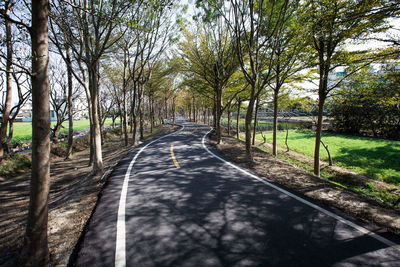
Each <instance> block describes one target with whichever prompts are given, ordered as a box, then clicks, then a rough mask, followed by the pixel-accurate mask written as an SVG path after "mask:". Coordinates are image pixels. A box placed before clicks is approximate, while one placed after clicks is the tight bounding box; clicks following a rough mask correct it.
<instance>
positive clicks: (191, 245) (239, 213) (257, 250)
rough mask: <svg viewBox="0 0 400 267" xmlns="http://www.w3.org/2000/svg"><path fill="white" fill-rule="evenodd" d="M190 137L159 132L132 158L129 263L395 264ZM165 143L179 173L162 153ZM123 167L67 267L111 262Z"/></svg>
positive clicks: (393, 255) (389, 251) (389, 254)
mask: <svg viewBox="0 0 400 267" xmlns="http://www.w3.org/2000/svg"><path fill="white" fill-rule="evenodd" d="M187 130H188V129H187ZM203 132H204V131H203ZM183 140H185V143H179V141H183ZM196 140H197V141H196ZM198 140H199V136H197V137H196V136H193V137H191V136H189V137H188V136H185V137H183V136H177V137H175V138H174V139H169V138H165V139H163V140H162V141H160V142H157V143H156V144H154V145H152V146H150V147H148V148H147V149H146V150H144V151H143V153H142V154H141V155H140V156H139V157H138V159H137V162H136V163H135V165H134V168H133V170H132V174H131V178H130V181H129V188H128V196H129V198H128V199H127V204H126V205H127V206H126V260H127V265H128V266H330V265H334V264H337V265H346V264H353V265H360V266H361V265H365V266H368V265H374V264H376V265H378V264H388V265H391V264H393V263H396V262H398V261H399V260H400V256H399V254H398V253H397V252H398V251H396V250H395V249H393V248H388V246H387V245H385V244H383V243H381V242H379V241H377V240H375V239H373V238H372V237H370V236H368V235H364V234H362V233H361V232H357V231H355V230H354V229H353V228H351V227H349V226H348V225H346V224H344V223H342V222H340V221H337V220H336V219H334V218H332V217H329V216H327V215H325V214H324V213H321V212H318V211H317V210H315V209H313V208H311V207H310V206H307V205H304V204H302V203H301V202H299V201H296V200H294V199H293V198H291V197H289V196H287V195H285V194H283V193H281V192H279V191H277V190H274V189H272V188H270V187H268V186H265V185H263V184H261V183H260V182H258V181H256V180H252V179H250V178H249V177H248V176H246V175H243V174H242V173H240V172H238V171H237V170H235V169H232V168H231V167H229V166H228V165H226V164H223V163H222V162H220V161H218V160H217V159H215V158H214V157H212V156H211V155H209V154H208V153H207V152H206V151H205V150H204V149H203V148H202V146H201V144H200V143H199V142H198ZM172 141H173V142H174V150H175V156H176V158H177V159H178V161H179V164H180V166H181V168H180V169H177V168H176V167H175V166H174V164H173V162H172V159H171V158H170V156H169V155H168V153H169V151H168V150H169V146H170V144H171V142H172ZM166 148H167V149H166ZM215 153H217V152H215ZM154 155H157V156H154ZM127 165H129V161H126V162H124V163H123V164H121V165H120V166H119V168H118V169H117V170H116V171H115V173H114V175H113V176H112V177H111V179H110V182H109V183H108V185H107V187H106V188H105V189H104V191H103V194H102V197H101V200H100V201H99V204H98V206H97V207H96V210H95V212H94V214H93V216H92V218H91V220H90V223H89V225H88V228H87V232H86V234H85V237H84V238H83V239H82V242H81V244H80V247H79V249H78V250H79V252H78V253H77V259H76V261H75V262H74V265H75V266H87V265H99V266H110V265H113V264H114V260H115V258H114V257H115V239H116V231H117V229H116V219H117V210H118V203H119V198H120V190H121V187H122V182H123V179H124V176H125V172H126V167H127Z"/></svg>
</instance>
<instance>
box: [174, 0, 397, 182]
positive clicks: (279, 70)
mask: <svg viewBox="0 0 400 267" xmlns="http://www.w3.org/2000/svg"><path fill="white" fill-rule="evenodd" d="M197 6H198V7H199V8H201V10H202V12H201V14H199V15H198V16H197V22H196V27H195V28H194V29H192V31H191V32H190V31H189V30H186V31H185V33H184V36H185V40H184V41H183V42H182V43H181V47H180V48H181V51H182V52H181V53H182V57H183V61H184V62H183V66H184V68H185V69H184V70H185V71H186V73H187V74H186V82H187V83H188V85H189V86H190V88H191V90H192V91H193V92H194V94H197V95H199V96H200V97H201V98H202V99H205V100H208V101H203V102H204V103H205V104H206V105H207V104H208V105H210V104H211V107H212V109H213V112H214V117H215V122H214V124H215V129H216V133H217V139H218V142H220V136H221V127H220V118H221V114H222V112H224V111H227V113H228V117H230V110H231V109H235V107H236V108H240V105H241V103H243V102H245V103H246V104H247V108H246V116H245V134H246V156H247V159H248V161H249V162H252V160H253V157H252V150H251V144H252V142H254V136H255V132H252V124H251V123H252V120H253V119H255V121H257V110H258V107H259V106H260V105H261V104H262V103H263V102H265V101H268V102H271V103H273V107H274V119H273V122H274V127H273V151H272V152H273V154H274V155H276V154H277V142H276V133H277V115H278V108H279V101H280V100H279V99H280V98H281V97H282V96H283V95H286V89H287V88H288V87H289V86H291V87H295V86H296V84H297V85H298V84H299V82H301V81H305V80H309V81H313V82H315V81H317V82H316V84H317V86H318V88H317V89H316V90H315V91H314V93H316V94H318V108H317V111H318V117H317V123H316V140H315V152H314V174H316V175H318V176H319V174H320V143H321V133H322V119H323V114H324V109H325V102H326V101H327V99H328V98H329V97H330V95H332V93H333V92H334V91H336V89H337V88H339V87H340V86H341V85H342V84H343V82H344V81H345V80H346V79H347V78H348V77H349V76H351V75H353V74H354V73H357V72H358V71H359V70H360V69H361V68H362V67H364V66H366V65H369V64H371V63H372V62H375V61H377V60H380V59H382V58H385V57H386V58H387V57H391V58H393V57H396V56H398V53H397V54H396V53H395V51H394V50H392V49H389V50H387V51H380V50H374V51H372V50H359V51H351V52H350V51H348V50H347V49H346V46H347V45H348V44H349V42H358V41H360V42H361V41H363V40H365V39H368V38H373V37H371V33H378V32H383V31H385V30H387V29H388V27H389V26H388V24H387V22H388V18H391V17H395V16H398V14H399V6H398V4H397V2H396V1H390V0H387V1H368V2H366V1H357V0H346V1H333V0H318V1H317V0H308V1H296V0H277V1H262V0H261V1H255V0H251V1H238V0H231V1H197ZM386 41H387V40H386ZM338 68H344V69H345V72H344V73H345V75H343V76H342V77H340V78H339V79H335V81H334V82H331V79H330V76H331V75H332V74H333V73H334V72H335V70H336V69H338ZM305 70H308V71H305ZM255 128H256V127H254V129H255ZM252 139H253V140H252Z"/></svg>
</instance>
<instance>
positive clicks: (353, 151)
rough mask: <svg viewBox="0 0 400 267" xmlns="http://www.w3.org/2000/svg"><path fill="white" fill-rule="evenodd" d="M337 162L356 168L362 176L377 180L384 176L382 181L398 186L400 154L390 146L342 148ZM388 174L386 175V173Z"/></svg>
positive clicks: (399, 179)
mask: <svg viewBox="0 0 400 267" xmlns="http://www.w3.org/2000/svg"><path fill="white" fill-rule="evenodd" d="M335 160H336V161H338V162H343V163H344V164H345V165H346V167H350V168H351V167H358V166H360V167H361V169H362V170H363V173H362V174H364V175H366V176H367V177H371V178H379V177H380V176H382V175H385V177H384V179H383V181H385V182H387V183H391V184H396V185H398V186H399V185H400V153H399V149H398V148H396V147H393V146H392V145H386V146H381V147H373V148H342V149H341V150H340V154H339V156H336V157H335ZM388 172H390V174H389V175H388V174H387V173H388Z"/></svg>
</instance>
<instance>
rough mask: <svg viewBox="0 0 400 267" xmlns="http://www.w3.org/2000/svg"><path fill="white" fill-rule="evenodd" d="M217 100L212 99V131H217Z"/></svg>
mask: <svg viewBox="0 0 400 267" xmlns="http://www.w3.org/2000/svg"><path fill="white" fill-rule="evenodd" d="M217 101H218V100H217V99H215V98H214V105H213V110H212V113H213V128H214V129H217V120H216V118H217Z"/></svg>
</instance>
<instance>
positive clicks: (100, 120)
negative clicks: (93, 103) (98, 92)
mask: <svg viewBox="0 0 400 267" xmlns="http://www.w3.org/2000/svg"><path fill="white" fill-rule="evenodd" d="M98 86H99V85H98ZM97 88H99V87H97ZM97 108H98V109H99V111H98V112H99V113H98V114H99V125H100V140H101V145H103V144H104V122H105V118H104V120H103V111H102V110H101V104H100V97H98V98H97Z"/></svg>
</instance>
